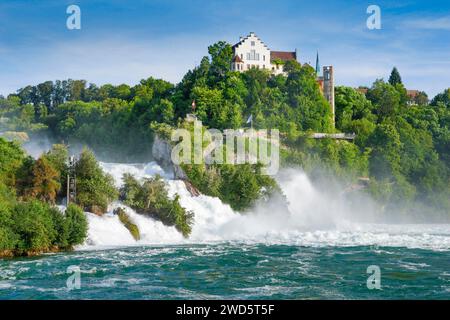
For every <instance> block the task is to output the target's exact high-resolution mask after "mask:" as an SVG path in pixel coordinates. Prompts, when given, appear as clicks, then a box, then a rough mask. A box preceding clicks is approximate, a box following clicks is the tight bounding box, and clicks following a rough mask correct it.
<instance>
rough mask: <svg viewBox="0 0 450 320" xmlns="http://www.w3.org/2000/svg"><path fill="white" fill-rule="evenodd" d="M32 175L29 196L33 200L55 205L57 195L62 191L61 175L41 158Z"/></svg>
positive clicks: (35, 164)
mask: <svg viewBox="0 0 450 320" xmlns="http://www.w3.org/2000/svg"><path fill="white" fill-rule="evenodd" d="M32 175H33V176H32V179H31V186H30V188H29V190H28V192H27V194H28V195H29V196H30V197H32V198H35V199H39V200H41V201H44V202H48V203H51V204H54V203H55V200H56V195H57V193H58V191H59V190H60V189H61V183H60V182H59V178H60V173H59V172H58V171H57V170H56V169H55V168H54V167H53V166H52V165H51V164H50V162H49V161H48V160H47V159H46V158H45V157H41V158H39V159H38V160H37V161H36V162H35V163H34V165H33V168H32Z"/></svg>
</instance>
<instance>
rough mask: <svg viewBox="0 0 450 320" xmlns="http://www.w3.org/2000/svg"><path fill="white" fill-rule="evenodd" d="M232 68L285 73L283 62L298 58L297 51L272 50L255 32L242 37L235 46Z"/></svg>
mask: <svg viewBox="0 0 450 320" xmlns="http://www.w3.org/2000/svg"><path fill="white" fill-rule="evenodd" d="M233 56H234V58H233V62H232V64H231V70H233V71H240V72H244V71H247V70H250V69H251V68H257V69H268V70H270V71H271V72H272V73H274V74H283V73H284V71H283V64H284V63H285V62H286V61H288V60H297V50H295V51H292V52H291V51H271V50H270V49H269V47H268V46H267V45H266V44H265V43H264V42H263V41H262V40H261V39H259V38H258V36H257V35H256V34H255V33H254V32H250V34H249V35H248V36H246V37H241V38H240V39H239V42H238V43H236V44H235V45H234V46H233Z"/></svg>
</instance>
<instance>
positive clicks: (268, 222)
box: [78, 162, 450, 250]
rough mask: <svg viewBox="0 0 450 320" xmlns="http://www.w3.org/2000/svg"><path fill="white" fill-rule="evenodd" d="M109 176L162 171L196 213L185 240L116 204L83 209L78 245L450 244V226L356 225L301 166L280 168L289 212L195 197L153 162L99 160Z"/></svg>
mask: <svg viewBox="0 0 450 320" xmlns="http://www.w3.org/2000/svg"><path fill="white" fill-rule="evenodd" d="M101 166H102V168H103V169H104V170H105V171H106V172H108V173H109V174H111V175H112V176H113V178H114V181H115V184H116V186H117V187H120V186H121V185H122V175H123V174H124V173H130V174H132V175H134V176H135V177H136V178H139V179H141V178H144V177H151V176H154V175H155V174H159V175H161V176H162V177H163V178H164V180H165V181H166V182H167V183H168V192H169V196H171V197H174V196H175V194H178V195H179V196H180V204H181V205H182V206H183V207H184V208H186V209H187V210H191V211H193V212H194V214H195V218H194V225H193V228H192V233H191V236H190V237H189V239H184V238H183V237H182V235H181V234H180V233H179V232H178V231H177V230H176V229H175V228H174V227H168V226H165V225H164V224H162V223H161V222H159V221H156V220H154V219H152V218H150V217H147V216H143V215H140V214H137V213H136V212H135V211H134V210H132V209H131V208H129V207H127V206H125V205H124V204H123V203H120V202H114V203H113V204H112V205H111V206H110V208H109V211H108V213H107V214H105V215H104V216H102V217H99V216H96V215H94V214H91V213H86V215H87V217H88V221H89V231H88V238H87V240H86V243H85V244H84V245H83V246H80V247H78V249H84V250H89V249H99V248H108V247H117V246H143V245H171V244H192V243H213V242H223V241H237V242H239V241H245V242H246V243H249V242H250V243H266V244H290V245H300V246H328V245H336V246H355V245H380V246H382V245H385V246H407V247H418V248H427V247H432V248H434V249H438V250H439V249H448V248H450V227H449V225H389V224H373V223H356V222H354V221H352V219H353V216H354V215H362V214H364V211H365V210H366V208H361V210H360V211H358V212H356V213H355V212H353V213H352V212H351V210H350V209H349V208H348V207H347V205H346V202H345V199H343V198H342V197H341V196H339V195H332V194H327V193H325V192H324V191H323V190H318V189H316V188H315V187H314V186H313V184H312V183H311V181H310V179H309V178H308V176H307V175H306V174H305V173H304V172H302V171H299V170H289V171H286V172H284V173H283V172H282V173H281V174H280V176H279V178H278V179H279V183H280V186H281V187H282V190H283V192H284V194H285V195H286V197H287V200H288V202H289V211H290V214H289V215H286V214H284V213H281V212H277V210H276V209H275V210H274V209H273V208H276V204H275V205H274V206H273V205H272V206H271V207H270V210H269V209H267V208H265V207H264V206H262V207H255V208H254V209H253V210H252V211H251V212H250V213H246V214H240V213H238V212H234V211H233V210H232V209H231V207H230V206H229V205H227V204H224V203H223V202H222V201H221V200H220V199H218V198H214V197H209V196H206V195H200V196H198V197H193V196H191V194H190V193H189V191H188V190H187V189H186V186H185V184H184V182H183V181H180V180H173V179H172V177H173V173H171V172H166V171H164V170H163V169H162V168H161V167H160V166H159V165H158V164H156V163H155V162H151V163H147V164H112V163H101ZM119 206H120V207H123V208H124V209H125V211H126V212H127V214H128V215H129V216H130V218H131V220H132V221H133V222H134V223H135V224H136V225H137V226H138V228H139V230H140V233H141V239H140V240H139V241H135V240H134V239H133V237H132V236H131V234H130V233H129V231H128V230H127V229H126V228H125V227H124V226H123V225H122V223H121V222H120V221H119V218H118V217H117V216H115V215H113V213H112V212H113V210H114V209H115V208H117V207H119Z"/></svg>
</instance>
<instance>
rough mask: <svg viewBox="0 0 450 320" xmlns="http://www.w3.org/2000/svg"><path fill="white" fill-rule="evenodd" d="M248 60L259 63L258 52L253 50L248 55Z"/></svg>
mask: <svg viewBox="0 0 450 320" xmlns="http://www.w3.org/2000/svg"><path fill="white" fill-rule="evenodd" d="M247 59H248V60H256V61H259V53H256V50H251V51H250V53H247Z"/></svg>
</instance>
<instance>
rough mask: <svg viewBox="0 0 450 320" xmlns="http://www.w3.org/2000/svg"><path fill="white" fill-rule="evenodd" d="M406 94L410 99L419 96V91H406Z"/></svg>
mask: <svg viewBox="0 0 450 320" xmlns="http://www.w3.org/2000/svg"><path fill="white" fill-rule="evenodd" d="M406 94H407V95H408V97H410V98H415V97H417V96H418V95H419V94H420V91H419V90H406Z"/></svg>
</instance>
